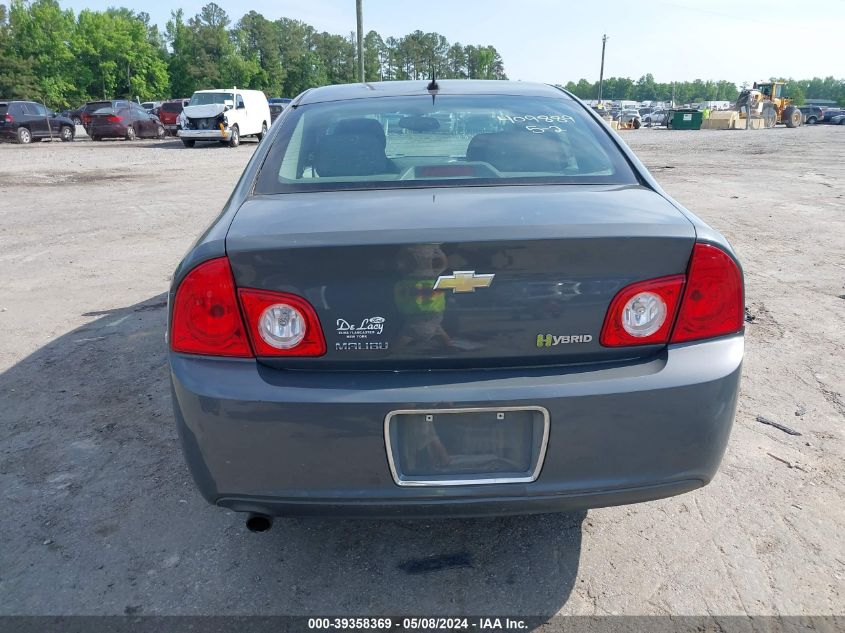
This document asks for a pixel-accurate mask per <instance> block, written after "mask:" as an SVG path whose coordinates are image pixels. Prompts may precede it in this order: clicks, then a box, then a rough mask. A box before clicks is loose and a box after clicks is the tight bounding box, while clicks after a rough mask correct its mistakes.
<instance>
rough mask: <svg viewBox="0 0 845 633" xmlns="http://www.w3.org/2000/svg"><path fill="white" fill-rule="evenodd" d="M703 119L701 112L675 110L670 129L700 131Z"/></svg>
mask: <svg viewBox="0 0 845 633" xmlns="http://www.w3.org/2000/svg"><path fill="white" fill-rule="evenodd" d="M703 119H704V113H703V112H702V111H701V110H675V113H674V114H673V115H672V124H671V125H670V127H671V128H672V129H675V130H700V129H701V121H702V120H703Z"/></svg>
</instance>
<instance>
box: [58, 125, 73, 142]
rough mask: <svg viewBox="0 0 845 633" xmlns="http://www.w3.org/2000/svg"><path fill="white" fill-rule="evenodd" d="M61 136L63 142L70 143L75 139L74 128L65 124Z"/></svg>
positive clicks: (60, 132)
mask: <svg viewBox="0 0 845 633" xmlns="http://www.w3.org/2000/svg"><path fill="white" fill-rule="evenodd" d="M59 138H61V139H62V142H63V143H70V142H71V141H72V140H73V128H72V127H70V126H69V125H63V126H62V129H61V130H60V131H59Z"/></svg>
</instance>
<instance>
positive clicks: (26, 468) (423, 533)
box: [0, 126, 845, 617]
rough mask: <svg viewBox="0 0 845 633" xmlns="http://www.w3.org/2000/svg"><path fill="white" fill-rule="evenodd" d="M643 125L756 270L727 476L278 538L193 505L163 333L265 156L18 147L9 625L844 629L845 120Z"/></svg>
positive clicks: (4, 463)
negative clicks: (668, 494) (777, 620)
mask: <svg viewBox="0 0 845 633" xmlns="http://www.w3.org/2000/svg"><path fill="white" fill-rule="evenodd" d="M623 134H625V136H624V138H625V139H626V140H628V141H629V142H630V144H631V145H632V147H633V148H634V149H635V151H636V152H637V153H638V154H639V156H640V157H641V158H642V160H643V161H644V162H645V163H646V165H647V166H648V167H649V168H650V169H651V170H652V171H653V173H654V174H655V176H656V177H657V178H658V180H660V182H661V183H662V184H663V185H664V186H665V188H666V189H667V190H668V191H669V193H670V194H672V195H673V196H675V197H676V198H677V199H678V200H680V201H681V202H682V203H683V204H685V205H687V206H688V207H689V208H691V209H692V210H694V211H695V212H697V213H698V214H699V215H700V216H702V217H703V218H704V219H705V220H707V221H708V222H710V223H711V224H712V225H713V226H715V227H716V228H717V229H719V230H721V231H722V232H723V233H725V234H726V235H727V236H728V238H729V239H730V240H731V242H732V243H733V245H734V246H735V247H736V249H737V251H738V253H739V256H740V258H741V259H742V261H743V263H744V265H745V272H746V276H747V277H746V278H747V285H748V290H747V304H748V312H749V319H751V321H750V322H749V323H748V328H747V333H748V337H747V360H746V363H745V370H744V379H743V385H742V397H741V401H740V405H739V413H738V416H737V420H736V424H735V427H734V431H733V435H732V438H731V442H730V446H729V448H728V453H727V455H726V457H725V460H724V463H723V465H722V469H721V472H720V474H719V475H718V476H717V477H716V479H715V480H714V481H713V483H712V484H711V485H710V486H708V487H706V488H704V489H702V490H699V491H697V492H694V493H691V494H687V495H683V496H681V497H677V498H673V499H668V500H664V501H659V502H653V503H646V504H641V505H636V506H630V507H620V508H609V509H601V510H594V511H590V512H589V513H581V514H574V515H550V516H539V517H537V516H535V517H527V518H525V517H523V518H507V519H485V520H461V521H457V520H453V521H432V522H418V523H412V522H381V521H358V522H336V521H329V520H282V521H279V522H277V524H276V527H274V529H273V530H272V531H271V532H268V533H265V534H251V533H249V532H247V531H246V529H245V528H244V527H243V522H242V518H241V517H240V516H236V515H234V514H232V513H227V512H225V511H223V510H220V509H216V508H213V507H210V506H208V505H206V503H205V501H203V500H202V499H201V498H200V497H199V495H198V494H197V492H196V491H195V489H194V487H193V484H192V482H191V480H190V477H189V475H188V472H187V470H186V468H185V466H184V463H183V460H182V456H181V453H180V450H179V447H178V445H177V440H176V433H175V429H174V424H173V420H172V415H171V412H170V404H169V393H168V386H167V377H166V376H167V374H166V360H165V353H164V341H163V333H164V319H165V314H164V301H165V294H164V293H165V290H166V288H167V286H168V279H169V276H170V274H171V272H172V271H173V269H174V267H175V266H176V263H177V262H178V260H179V258H180V257H181V255H182V254H183V253H184V251H185V250H186V249H187V248H188V247H189V245H190V244H191V241H192V240H193V239H194V238H195V236H197V235H198V234H199V233H200V231H201V230H202V229H203V228H204V227H205V226H206V225H207V224H208V223H209V222H210V220H211V219H212V218H213V217H214V216H215V215H216V214H217V213H218V211H219V209H220V208H221V206H222V205H223V203H224V201H225V199H226V197H227V196H228V194H229V192H230V190H231V188H232V186H233V184H234V182H235V181H236V179H237V178H238V176H239V175H240V172H241V169H242V167H243V166H244V164H245V163H246V161H247V160H248V159H249V157H250V155H251V153H252V151H253V149H254V147H255V144H254V143H245V144H244V145H242V146H241V147H240V148H239V149H236V150H231V149H227V148H223V147H217V146H210V147H204V148H197V149H194V150H184V149H183V148H182V147H181V145H180V144H179V143H177V142H164V143H161V142H135V143H131V144H130V143H125V142H109V143H99V144H95V143H91V142H75V143H72V144H61V143H41V144H35V145H33V146H30V147H21V146H12V145H1V146H0V262H2V277H0V370H2V374H0V404H2V407H1V408H0V419H2V425H0V438H2V439H0V508H2V511H0V534H2V541H0V614H124V613H132V614H340V613H356V614H365V613H391V614H405V613H414V614H422V615H430V614H454V613H462V612H463V613H467V612H468V613H477V614H481V613H510V614H525V615H542V616H547V617H548V616H551V615H553V614H555V613H558V612H561V613H564V614H656V615H659V614H687V615H707V614H723V615H724V614H754V615H764V614H788V615H802V614H809V615H823V614H837V613H838V614H842V613H843V604H845V597H843V590H845V539H844V538H843V533H845V532H843V530H845V474H844V473H845V469H844V468H843V465H845V464H844V463H843V457H844V456H845V437H843V422H845V396H843V393H845V343H843V333H844V332H845V316H843V315H845V127H821V126H815V127H806V128H801V129H798V130H787V129H776V130H771V131H754V132H741V131H735V132H716V131H702V132H669V131H663V130H645V129H642V130H638V131H636V132H633V131H632V132H625V133H623ZM758 415H763V416H765V417H767V418H769V419H771V420H774V421H777V422H780V423H782V424H785V425H788V426H789V427H793V428H794V429H797V430H798V431H800V433H802V435H801V436H793V435H788V434H786V433H784V432H782V431H780V430H778V429H777V428H773V427H772V426H766V425H763V424H761V423H760V422H758V421H757V420H756V418H757V416H758ZM423 572H425V573H423Z"/></svg>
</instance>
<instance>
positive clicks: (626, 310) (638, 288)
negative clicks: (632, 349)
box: [600, 275, 684, 347]
mask: <svg viewBox="0 0 845 633" xmlns="http://www.w3.org/2000/svg"><path fill="white" fill-rule="evenodd" d="M683 287H684V276H683V275H672V276H670V277H660V278H658V279H649V280H648V281H639V282H637V283H634V284H631V285H630V286H625V287H624V288H623V289H622V290H620V291H619V292H618V293H616V296H615V297H613V301H611V302H610V307H609V308H608V310H607V316H606V317H605V319H604V326H603V327H602V330H601V339H600V340H601V344H602V345H604V346H606V347H619V346H628V345H659V344H664V343H666V342H668V341H669V334H670V332H671V331H672V323H673V322H674V320H675V313H676V312H677V308H678V302H679V300H680V298H681V291H682V289H683Z"/></svg>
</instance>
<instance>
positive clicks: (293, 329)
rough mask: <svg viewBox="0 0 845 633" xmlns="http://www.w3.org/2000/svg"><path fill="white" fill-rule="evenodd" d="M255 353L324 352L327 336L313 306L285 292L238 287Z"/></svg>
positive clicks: (312, 353) (320, 353) (290, 354)
mask: <svg viewBox="0 0 845 633" xmlns="http://www.w3.org/2000/svg"><path fill="white" fill-rule="evenodd" d="M238 296H239V297H240V301H241V306H242V307H243V311H244V316H245V317H246V322H247V325H248V327H247V332H248V333H249V339H250V342H251V343H252V349H253V350H255V355H256V356H322V355H323V354H325V353H326V340H325V338H324V337H323V329H322V327H321V326H320V320H319V319H318V318H317V313H316V312H315V311H314V308H313V307H312V306H311V304H310V303H308V302H307V301H306V300H305V299H303V298H301V297H298V296H296V295H292V294H288V293H286V292H271V291H269V290H256V289H252V288H241V289H239V290H238Z"/></svg>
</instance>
